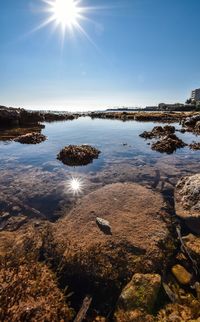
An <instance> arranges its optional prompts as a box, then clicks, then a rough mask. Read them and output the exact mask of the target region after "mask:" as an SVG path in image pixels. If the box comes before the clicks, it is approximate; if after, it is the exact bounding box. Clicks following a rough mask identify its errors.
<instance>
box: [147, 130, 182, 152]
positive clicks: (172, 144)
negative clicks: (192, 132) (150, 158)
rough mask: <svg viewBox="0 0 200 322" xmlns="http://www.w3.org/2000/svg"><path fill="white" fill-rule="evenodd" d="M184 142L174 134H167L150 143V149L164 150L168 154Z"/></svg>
mask: <svg viewBox="0 0 200 322" xmlns="http://www.w3.org/2000/svg"><path fill="white" fill-rule="evenodd" d="M186 145H187V144H185V143H184V142H183V141H182V140H181V139H179V138H178V137H177V136H176V135H175V134H169V135H166V136H165V137H163V138H162V139H161V140H159V141H157V142H155V143H153V144H152V146H151V148H152V150H155V151H158V152H161V153H163V152H166V153H168V154H170V153H173V152H174V151H176V149H180V148H184V147H185V146H186Z"/></svg>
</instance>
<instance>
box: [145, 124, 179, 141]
mask: <svg viewBox="0 0 200 322" xmlns="http://www.w3.org/2000/svg"><path fill="white" fill-rule="evenodd" d="M171 133H175V127H174V126H171V125H165V126H164V127H162V126H155V127H154V128H153V130H152V131H149V132H147V131H144V132H143V133H142V134H140V136H141V137H142V138H145V139H153V138H158V137H161V136H165V135H168V134H171Z"/></svg>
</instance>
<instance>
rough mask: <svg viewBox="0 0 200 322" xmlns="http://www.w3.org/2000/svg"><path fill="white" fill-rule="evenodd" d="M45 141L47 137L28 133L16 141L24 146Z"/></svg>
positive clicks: (36, 133)
mask: <svg viewBox="0 0 200 322" xmlns="http://www.w3.org/2000/svg"><path fill="white" fill-rule="evenodd" d="M45 140H46V136H45V135H43V134H41V133H38V132H33V133H27V134H24V135H21V136H19V137H17V138H16V139H15V141H16V142H19V143H22V144H38V143H41V142H43V141H45Z"/></svg>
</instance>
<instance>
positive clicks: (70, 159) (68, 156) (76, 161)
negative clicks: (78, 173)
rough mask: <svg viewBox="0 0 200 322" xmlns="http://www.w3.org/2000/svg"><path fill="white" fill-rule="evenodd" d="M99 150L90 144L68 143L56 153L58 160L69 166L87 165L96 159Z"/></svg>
mask: <svg viewBox="0 0 200 322" xmlns="http://www.w3.org/2000/svg"><path fill="white" fill-rule="evenodd" d="M99 154H100V151H99V150H98V149H96V148H94V147H92V146H90V145H69V146H66V147H65V148H64V149H62V150H61V151H60V153H59V154H58V155H57V158H58V160H61V161H62V162H63V163H64V164H66V165H69V166H80V165H87V164H89V163H91V162H92V161H93V159H97V158H98V156H99Z"/></svg>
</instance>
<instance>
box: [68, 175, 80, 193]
mask: <svg viewBox="0 0 200 322" xmlns="http://www.w3.org/2000/svg"><path fill="white" fill-rule="evenodd" d="M66 187H67V192H68V193H72V194H73V195H74V196H78V195H80V194H81V193H83V189H84V182H83V180H82V179H80V178H77V177H71V178H70V179H69V180H68V181H67V184H66Z"/></svg>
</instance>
